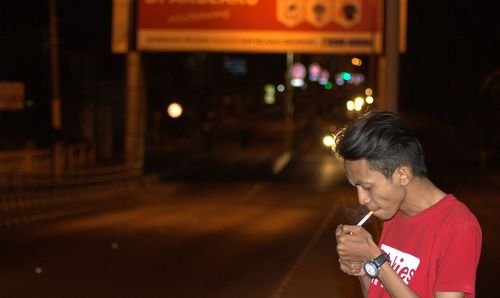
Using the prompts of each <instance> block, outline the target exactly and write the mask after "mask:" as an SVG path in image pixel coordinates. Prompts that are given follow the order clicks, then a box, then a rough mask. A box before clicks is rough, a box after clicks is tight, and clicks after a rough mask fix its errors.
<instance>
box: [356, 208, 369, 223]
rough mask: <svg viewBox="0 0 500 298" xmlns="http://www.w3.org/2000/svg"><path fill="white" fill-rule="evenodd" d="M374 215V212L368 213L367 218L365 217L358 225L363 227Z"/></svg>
mask: <svg viewBox="0 0 500 298" xmlns="http://www.w3.org/2000/svg"><path fill="white" fill-rule="evenodd" d="M372 214H373V211H370V212H368V214H366V215H365V217H363V218H362V219H361V220H360V221H359V222H358V223H357V224H356V225H357V226H362V225H363V224H364V223H365V222H366V221H367V220H368V218H370V216H372Z"/></svg>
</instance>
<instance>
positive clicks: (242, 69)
mask: <svg viewBox="0 0 500 298" xmlns="http://www.w3.org/2000/svg"><path fill="white" fill-rule="evenodd" d="M224 68H225V69H226V71H227V72H229V73H230V74H233V75H235V76H242V75H245V74H246V73H247V62H246V61H245V60H244V59H240V58H226V59H224Z"/></svg>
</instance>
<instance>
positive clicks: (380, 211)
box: [344, 159, 405, 220]
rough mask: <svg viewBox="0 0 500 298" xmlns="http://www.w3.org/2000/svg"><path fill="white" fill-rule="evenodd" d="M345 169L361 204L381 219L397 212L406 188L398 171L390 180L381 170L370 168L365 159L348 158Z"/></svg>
mask: <svg viewBox="0 0 500 298" xmlns="http://www.w3.org/2000/svg"><path fill="white" fill-rule="evenodd" d="M344 169H345V174H346V176H347V180H349V183H351V184H352V185H353V186H354V187H356V190H357V192H358V201H359V203H360V204H361V205H364V206H366V207H368V209H370V210H372V211H374V215H375V216H377V217H378V218H380V219H384V220H387V219H390V218H392V217H393V216H394V214H396V212H397V211H398V209H399V207H400V206H401V204H402V202H403V199H404V197H405V190H404V188H403V187H402V186H401V184H400V183H399V177H398V176H397V175H396V173H394V174H393V176H392V180H389V179H387V178H386V177H385V176H384V175H383V174H382V173H380V172H379V171H375V170H372V169H370V168H369V166H368V162H367V161H366V160H364V159H361V160H354V161H351V160H346V161H344ZM395 172H397V171H395Z"/></svg>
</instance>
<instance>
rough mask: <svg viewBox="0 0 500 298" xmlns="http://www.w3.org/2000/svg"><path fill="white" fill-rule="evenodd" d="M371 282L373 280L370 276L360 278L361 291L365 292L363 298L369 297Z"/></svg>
mask: <svg viewBox="0 0 500 298" xmlns="http://www.w3.org/2000/svg"><path fill="white" fill-rule="evenodd" d="M370 282H371V279H370V278H369V277H368V276H366V275H363V276H359V284H360V286H361V291H362V292H363V297H366V295H368V288H369V287H370Z"/></svg>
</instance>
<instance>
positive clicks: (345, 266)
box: [339, 259, 365, 276]
mask: <svg viewBox="0 0 500 298" xmlns="http://www.w3.org/2000/svg"><path fill="white" fill-rule="evenodd" d="M339 263H340V270H342V271H343V272H345V273H347V274H349V275H354V276H363V275H365V271H364V270H363V263H362V262H351V261H347V260H343V259H339Z"/></svg>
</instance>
